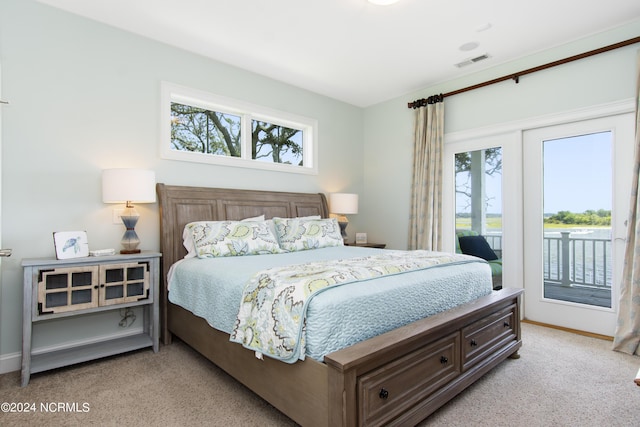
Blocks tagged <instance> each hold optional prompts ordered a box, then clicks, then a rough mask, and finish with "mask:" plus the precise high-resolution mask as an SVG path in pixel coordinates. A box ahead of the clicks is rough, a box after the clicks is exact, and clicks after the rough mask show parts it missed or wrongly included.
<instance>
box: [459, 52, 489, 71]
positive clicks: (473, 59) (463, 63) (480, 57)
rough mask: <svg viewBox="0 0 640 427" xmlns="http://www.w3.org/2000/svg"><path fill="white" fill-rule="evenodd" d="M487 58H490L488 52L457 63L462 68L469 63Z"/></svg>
mask: <svg viewBox="0 0 640 427" xmlns="http://www.w3.org/2000/svg"><path fill="white" fill-rule="evenodd" d="M485 59H489V54H488V53H485V54H483V55H480V56H476V57H475V58H470V59H465V60H464V61H462V62H458V63H457V64H455V65H456V67H458V68H462V67H466V66H467V65H471V64H475V63H476V62H480V61H484V60H485Z"/></svg>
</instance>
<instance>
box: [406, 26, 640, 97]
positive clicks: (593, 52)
mask: <svg viewBox="0 0 640 427" xmlns="http://www.w3.org/2000/svg"><path fill="white" fill-rule="evenodd" d="M635 43H640V37H634V38H632V39H629V40H625V41H622V42H619V43H614V44H612V45H609V46H605V47H601V48H599V49H594V50H590V51H588V52H584V53H581V54H579V55H574V56H570V57H568V58H564V59H560V60H558V61H553V62H549V63H548V64H544V65H539V66H537V67H533V68H529V69H526V70H523V71H520V72H517V73H513V74H508V75H506V76H502V77H498V78H497V79H493V80H489V81H486V82H483V83H478V84H475V85H473V86H468V87H465V88H462V89H458V90H454V91H452V92H447V93H442V94H440V95H434V96H430V97H429V98H422V99H418V100H416V101H413V102H409V103H408V104H407V107H409V108H419V107H422V106H425V105H427V104H433V102H434V101H435V99H437V98H440V99H439V100H440V101H442V99H444V98H446V97H447V96H453V95H457V94H459V93H463V92H469V91H471V90H474V89H479V88H481V87H485V86H489V85H492V84H494V83H500V82H504V81H506V80H513V81H515V82H516V83H518V82H519V80H520V77H521V76H524V75H526V74H531V73H535V72H536V71H541V70H546V69H547V68H551V67H555V66H557V65H562V64H566V63H568V62H573V61H577V60H578V59H583V58H588V57H590V56H594V55H598V54H600V53H604V52H609V51H610V50H614V49H618V48H621V47H625V46H629V45H632V44H635ZM434 97H437V98H434ZM435 102H438V101H435Z"/></svg>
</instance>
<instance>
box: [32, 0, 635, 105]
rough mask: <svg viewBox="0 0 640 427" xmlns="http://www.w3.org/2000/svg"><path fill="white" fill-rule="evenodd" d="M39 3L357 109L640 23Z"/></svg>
mask: <svg viewBox="0 0 640 427" xmlns="http://www.w3.org/2000/svg"><path fill="white" fill-rule="evenodd" d="M39 1H40V2H42V3H46V4H49V5H51V6H54V7H58V8H60V9H63V10H67V11H69V12H73V13H76V14H78V15H82V16H85V17H88V18H91V19H94V20H97V21H100V22H104V23H106V24H109V25H112V26H114V27H117V28H121V29H123V30H127V31H131V32H133V33H136V34H140V35H143V36H145V37H149V38H152V39H155V40H159V41H162V42H164V43H167V44H170V45H174V46H177V47H180V48H183V49H186V50H189V51H192V52H196V53H199V54H201V55H204V56H207V57H210V58H214V59H216V60H219V61H222V62H225V63H228V64H231V65H235V66H237V67H240V68H244V69H246V70H250V71H253V72H256V73H259V74H262V75H265V76H268V77H271V78H274V79H277V80H280V81H283V82H286V83H290V84H292V85H295V86H299V87H301V88H305V89H308V90H311V91H313V92H317V93H320V94H323V95H326V96H329V97H332V98H335V99H339V100H342V101H345V102H348V103H351V104H354V105H357V106H362V107H365V106H369V105H373V104H376V103H378V102H382V101H385V100H388V99H391V98H394V97H397V96H400V95H403V94H406V93H410V92H414V91H417V90H420V89H423V88H425V87H428V86H430V85H433V84H435V83H439V82H442V81H445V80H449V79H453V78H456V77H459V76H462V75H465V74H469V73H472V72H476V71H479V70H482V69H485V68H489V67H492V66H495V65H497V64H501V63H504V62H507V61H509V60H513V59H516V58H519V57H523V56H526V55H529V54H532V53H535V52H538V51H541V50H544V49H547V48H550V47H554V46H558V45H561V44H564V43H567V42H570V41H573V40H576V39H579V38H582V37H585V36H588V35H592V34H595V33H598V32H601V31H604V30H608V29H610V28H613V27H616V26H619V25H622V24H625V23H627V22H630V21H632V20H635V19H638V18H640V1H638V0H606V1H605V0H528V1H525V0H400V1H399V2H398V3H396V4H394V5H390V6H375V5H372V4H369V3H368V2H367V1H366V0H269V1H267V0H179V1H178V0H91V1H87V0H39ZM487 27H489V28H487ZM471 42H473V43H477V44H478V47H476V48H475V49H473V50H469V51H462V50H460V47H461V46H462V45H464V44H466V43H471ZM482 54H488V55H489V56H490V58H489V59H488V60H485V61H482V62H478V63H475V64H473V65H470V66H467V67H464V68H458V67H456V66H455V65H454V64H456V63H459V62H462V61H464V60H468V59H470V58H474V57H477V56H479V55H482Z"/></svg>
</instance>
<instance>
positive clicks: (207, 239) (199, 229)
mask: <svg viewBox="0 0 640 427" xmlns="http://www.w3.org/2000/svg"><path fill="white" fill-rule="evenodd" d="M185 229H187V230H188V231H189V232H190V234H191V237H192V239H193V243H194V245H195V249H196V256H197V257H198V258H213V257H223V256H240V255H261V254H277V253H281V252H282V250H281V249H280V246H279V245H278V240H277V239H276V237H275V236H274V235H273V233H272V232H271V229H270V228H269V226H268V225H267V224H266V223H265V222H264V221H199V222H192V223H189V224H187V225H186V226H185Z"/></svg>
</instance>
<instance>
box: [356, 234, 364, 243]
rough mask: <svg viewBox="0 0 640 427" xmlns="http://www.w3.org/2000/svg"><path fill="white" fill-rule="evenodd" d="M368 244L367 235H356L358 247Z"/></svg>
mask: <svg viewBox="0 0 640 427" xmlns="http://www.w3.org/2000/svg"><path fill="white" fill-rule="evenodd" d="M366 243H367V233H356V245H364V244H366Z"/></svg>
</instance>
